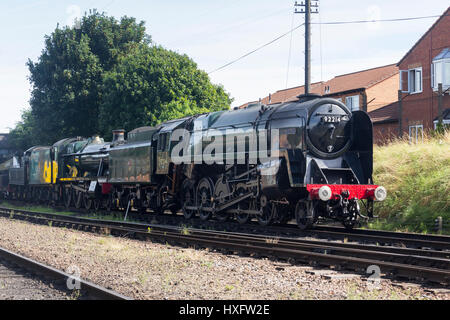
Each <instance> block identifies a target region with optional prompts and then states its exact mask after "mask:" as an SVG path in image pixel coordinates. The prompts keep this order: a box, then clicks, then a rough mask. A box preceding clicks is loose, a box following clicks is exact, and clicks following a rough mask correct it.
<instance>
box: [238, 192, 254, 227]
mask: <svg viewBox="0 0 450 320" xmlns="http://www.w3.org/2000/svg"><path fill="white" fill-rule="evenodd" d="M246 192H247V187H246V185H245V184H239V185H238V186H237V194H238V195H239V197H240V196H242V195H244V194H245V193H246ZM254 203H255V202H254V201H250V200H245V201H242V202H240V203H239V204H238V206H237V208H238V209H239V210H248V209H250V205H252V206H254ZM236 220H237V222H238V223H239V224H246V223H248V222H249V221H250V215H249V214H248V213H237V214H236Z"/></svg>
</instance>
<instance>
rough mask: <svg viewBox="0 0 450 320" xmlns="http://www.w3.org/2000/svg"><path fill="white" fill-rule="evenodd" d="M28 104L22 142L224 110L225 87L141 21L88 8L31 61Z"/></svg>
mask: <svg viewBox="0 0 450 320" xmlns="http://www.w3.org/2000/svg"><path fill="white" fill-rule="evenodd" d="M27 65H28V68H29V71H30V77H29V80H30V83H31V85H32V94H31V99H30V105H31V110H30V111H27V112H25V113H24V114H23V116H22V121H21V122H20V123H19V124H18V125H17V127H16V128H15V129H14V130H13V132H12V137H13V140H14V141H15V143H16V144H17V145H18V146H19V145H20V146H22V147H25V146H26V147H28V146H32V145H36V144H40V145H50V144H53V143H54V142H55V141H58V140H60V139H63V138H67V137H72V136H85V137H88V136H91V135H93V134H96V133H99V134H101V135H103V136H107V137H110V136H111V134H110V132H111V130H112V129H117V128H124V129H126V130H132V129H134V128H137V127H140V126H146V125H156V124H158V123H161V122H163V121H166V120H169V119H173V118H181V117H183V116H185V115H193V114H197V113H205V112H209V111H216V110H223V109H227V108H228V107H229V106H230V104H231V100H230V98H229V96H228V94H227V93H225V91H224V89H223V88H222V87H221V86H217V85H213V84H212V83H211V82H210V80H209V77H208V75H207V74H206V73H205V72H203V71H200V70H198V68H197V65H196V64H195V63H194V62H193V61H192V60H191V59H190V58H189V57H187V56H186V55H180V54H178V53H175V52H173V51H169V50H166V49H164V48H162V47H159V46H155V45H153V44H152V41H151V37H150V36H149V35H147V34H146V29H145V26H144V22H139V23H138V22H136V20H135V19H134V18H130V17H123V18H121V19H120V21H118V20H116V19H115V18H113V17H107V16H106V15H105V14H103V13H102V14H100V13H98V12H96V11H95V10H94V11H91V12H90V13H89V15H88V14H86V15H85V16H84V17H83V18H82V19H81V21H80V24H79V27H78V26H77V27H64V28H60V27H59V26H57V27H56V29H55V31H54V32H53V33H52V34H51V35H50V36H46V37H45V48H44V49H43V51H42V54H41V56H40V57H39V58H38V60H37V61H36V62H32V61H31V60H29V61H28V63H27Z"/></svg>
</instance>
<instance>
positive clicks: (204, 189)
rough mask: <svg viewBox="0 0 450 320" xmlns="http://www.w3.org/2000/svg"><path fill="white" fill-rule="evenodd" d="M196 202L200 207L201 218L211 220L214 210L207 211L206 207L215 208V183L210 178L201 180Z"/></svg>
mask: <svg viewBox="0 0 450 320" xmlns="http://www.w3.org/2000/svg"><path fill="white" fill-rule="evenodd" d="M196 195H197V196H196V199H197V201H196V203H197V207H200V209H199V216H200V219H202V220H203V221H206V220H209V219H210V218H211V216H212V211H206V210H204V209H206V208H208V209H209V208H213V201H212V198H213V196H214V185H213V183H212V181H211V179H209V178H203V179H202V180H200V182H199V183H198V186H197V194H196Z"/></svg>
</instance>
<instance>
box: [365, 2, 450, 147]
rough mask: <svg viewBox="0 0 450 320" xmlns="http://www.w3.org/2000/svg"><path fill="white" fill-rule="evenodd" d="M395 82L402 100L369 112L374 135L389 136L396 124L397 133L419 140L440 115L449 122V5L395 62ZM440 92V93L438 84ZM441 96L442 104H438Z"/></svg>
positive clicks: (432, 126) (378, 136)
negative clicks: (396, 73)
mask: <svg viewBox="0 0 450 320" xmlns="http://www.w3.org/2000/svg"><path fill="white" fill-rule="evenodd" d="M397 66H398V67H399V70H400V81H399V85H398V86H397V87H398V88H399V89H400V91H401V93H399V94H398V95H400V99H397V101H398V100H401V103H398V102H397V103H394V104H392V105H388V106H386V107H384V108H382V109H383V110H376V111H374V112H371V113H370V116H371V117H372V119H373V121H374V131H375V132H374V135H375V136H376V137H377V138H378V142H380V141H381V140H387V139H389V138H390V137H391V136H392V134H393V132H395V127H396V130H397V136H398V135H399V134H400V135H402V136H409V139H410V141H411V142H418V141H421V139H422V138H423V133H424V131H427V130H433V129H435V127H436V125H437V123H438V121H439V118H440V117H442V121H443V123H444V125H447V126H449V125H450V110H449V109H450V7H449V8H448V9H447V10H446V12H445V13H444V14H443V15H442V16H441V17H440V18H439V19H438V20H437V21H436V22H435V23H434V24H433V25H432V26H431V28H430V29H429V30H428V31H427V32H426V33H425V34H424V35H423V36H422V37H421V38H420V39H419V41H417V43H416V44H415V45H414V46H413V47H412V48H411V49H410V50H409V51H408V53H407V54H406V55H405V56H404V57H403V58H402V59H401V60H400V62H399V63H398V64H397ZM440 83H441V84H442V93H439V84H440ZM439 99H441V107H439Z"/></svg>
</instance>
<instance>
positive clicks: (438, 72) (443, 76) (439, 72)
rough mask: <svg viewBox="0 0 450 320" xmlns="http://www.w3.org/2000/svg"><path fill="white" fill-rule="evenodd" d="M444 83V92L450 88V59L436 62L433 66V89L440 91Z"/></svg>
mask: <svg viewBox="0 0 450 320" xmlns="http://www.w3.org/2000/svg"><path fill="white" fill-rule="evenodd" d="M440 83H442V88H443V90H444V91H445V90H447V89H448V88H450V58H449V59H443V60H438V61H434V62H433V64H432V65H431V87H432V88H433V90H434V91H438V88H439V84H440Z"/></svg>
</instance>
